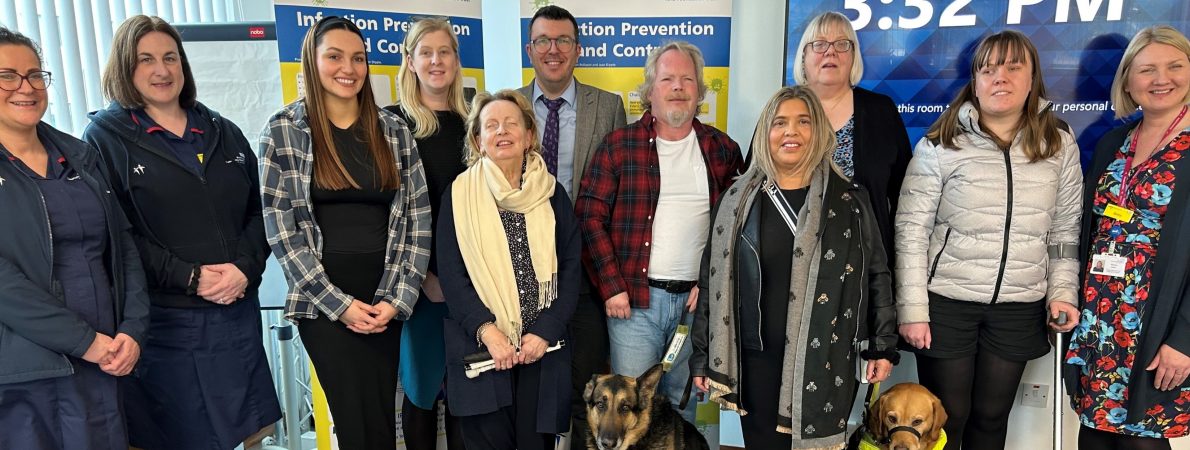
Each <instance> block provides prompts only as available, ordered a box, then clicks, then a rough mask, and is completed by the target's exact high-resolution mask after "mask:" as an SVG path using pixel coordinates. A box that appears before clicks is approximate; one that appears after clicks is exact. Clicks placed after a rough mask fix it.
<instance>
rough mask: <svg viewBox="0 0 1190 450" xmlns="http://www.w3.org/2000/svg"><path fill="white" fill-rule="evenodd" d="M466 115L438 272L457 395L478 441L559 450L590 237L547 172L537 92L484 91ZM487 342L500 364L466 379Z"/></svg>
mask: <svg viewBox="0 0 1190 450" xmlns="http://www.w3.org/2000/svg"><path fill="white" fill-rule="evenodd" d="M471 108H472V109H471V113H470V115H468V116H467V137H466V139H467V149H468V154H467V162H468V166H469V167H468V168H467V171H465V172H463V174H462V175H459V177H458V178H457V179H455V181H454V183H451V185H450V187H449V188H448V189H447V190H446V193H445V194H443V196H442V211H441V215H440V216H439V218H438V229H437V232H438V236H439V240H438V252H439V254H438V270H439V276H441V277H442V290H443V293H444V294H445V296H446V306H447V307H448V308H449V310H450V312H449V315H448V316H447V318H446V323H445V325H444V327H445V329H446V331H445V333H446V361H447V365H446V375H447V384H446V389H447V399H448V400H449V401H450V410H451V412H453V413H454V414H457V415H459V420H460V421H461V422H462V423H463V426H464V428H466V429H467V432H466V433H464V434H463V439H464V442H465V443H466V446H467V448H472V449H495V450H516V449H520V450H552V449H553V448H554V440H555V437H556V435H557V434H558V433H561V432H564V431H566V430H567V428H569V426H570V348H569V347H561V348H560V349H558V350H557V351H553V352H547V350H546V349H547V348H549V347H550V346H552V345H555V344H556V343H557V342H558V341H560V340H564V339H565V338H566V324H567V323H568V322H570V316H571V315H572V314H574V307H575V304H576V303H577V302H578V290H579V276H580V275H579V273H580V270H581V264H582V263H581V262H580V261H579V257H580V252H581V251H582V244H581V243H580V240H579V228H578V220H577V219H575V217H574V212H573V210H572V209H571V206H570V199H569V198H568V197H567V196H566V190H564V189H563V188H562V185H560V184H558V181H557V180H556V179H554V176H553V175H550V173H549V172H548V171H547V169H546V165H545V160H544V159H542V157H541V144H540V143H539V142H538V140H537V124H536V123H534V121H533V117H534V116H533V107H532V106H531V105H530V103H529V100H527V99H525V97H524V96H522V95H521V94H520V93H518V92H517V91H514V90H510V89H505V90H502V91H498V92H496V93H495V94H488V93H486V92H485V93H481V94H479V95H477V96H476V97H475V100H474V101H473V102H472V104H471ZM480 351H487V352H488V353H489V354H491V357H492V360H493V361H494V362H495V370H494V371H492V372H487V373H482V374H480V375H479V376H478V377H475V378H467V377H466V376H464V373H463V372H464V370H463V369H464V368H463V364H462V360H463V357H464V356H466V355H469V354H472V353H476V352H480Z"/></svg>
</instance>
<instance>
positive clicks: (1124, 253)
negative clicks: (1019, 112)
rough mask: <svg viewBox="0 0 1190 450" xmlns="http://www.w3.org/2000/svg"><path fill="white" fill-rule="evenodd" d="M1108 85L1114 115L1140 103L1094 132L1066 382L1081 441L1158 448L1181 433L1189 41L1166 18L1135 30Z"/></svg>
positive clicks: (1084, 447)
mask: <svg viewBox="0 0 1190 450" xmlns="http://www.w3.org/2000/svg"><path fill="white" fill-rule="evenodd" d="M1111 95H1112V103H1114V104H1115V107H1116V118H1118V119H1124V118H1127V117H1129V116H1131V115H1133V114H1135V113H1136V110H1137V109H1140V110H1141V112H1142V114H1141V118H1140V120H1138V121H1135V122H1131V123H1128V124H1125V125H1124V126H1121V127H1119V128H1116V129H1114V130H1112V131H1110V132H1108V133H1107V134H1106V135H1104V136H1103V138H1102V139H1100V140H1099V145H1098V146H1096V147H1095V156H1094V157H1093V158H1092V161H1091V166H1090V168H1089V169H1090V170H1089V171H1088V172H1087V177H1088V178H1087V181H1088V182H1087V183H1086V186H1085V188H1084V195H1083V207H1084V210H1083V211H1084V212H1085V216H1084V217H1083V221H1082V242H1083V244H1084V245H1083V246H1082V247H1081V249H1080V251H1079V256H1080V258H1082V266H1081V267H1083V268H1084V270H1087V271H1088V273H1086V274H1084V276H1083V286H1082V288H1083V289H1082V290H1081V294H1082V295H1081V308H1082V318H1081V319H1080V320H1081V321H1082V323H1081V325H1080V326H1079V327H1078V329H1077V330H1075V332H1074V333H1073V336H1072V339H1071V342H1070V350H1069V352H1068V353H1067V354H1066V362H1067V364H1068V365H1067V366H1066V383H1067V387H1068V389H1069V391H1070V394H1071V399H1072V401H1073V402H1074V410H1075V411H1077V412H1078V413H1079V421H1080V422H1081V423H1082V425H1083V426H1082V427H1080V428H1079V438H1078V445H1079V447H1078V448H1079V449H1080V450H1101V449H1117V448H1126V449H1130V450H1133V449H1135V450H1149V449H1154V450H1159V449H1169V448H1170V442H1169V440H1170V439H1172V438H1180V437H1183V436H1185V435H1186V434H1187V433H1190V428H1187V424H1188V423H1190V389H1188V387H1190V386H1188V385H1187V383H1186V376H1187V374H1190V356H1187V355H1190V334H1188V333H1190V322H1187V316H1186V315H1185V311H1186V308H1187V305H1190V301H1188V300H1187V296H1186V293H1187V292H1190V290H1188V288H1190V260H1188V259H1187V256H1190V252H1186V251H1185V249H1186V248H1188V247H1187V246H1188V245H1190V244H1187V242H1186V241H1185V239H1186V238H1187V237H1190V222H1187V220H1190V205H1187V200H1188V199H1187V193H1188V192H1190V188H1188V187H1187V186H1182V185H1180V184H1181V183H1178V179H1179V178H1181V177H1186V176H1190V175H1187V172H1186V171H1187V170H1188V169H1187V166H1186V161H1187V160H1190V114H1188V112H1187V110H1188V109H1190V108H1187V104H1190V41H1187V39H1186V36H1185V35H1184V34H1182V33H1181V32H1180V31H1178V30H1176V29H1174V28H1172V27H1169V26H1155V27H1150V28H1145V29H1143V30H1141V31H1140V32H1138V33H1137V34H1136V36H1135V37H1133V38H1132V42H1130V43H1129V44H1128V48H1126V49H1125V50H1124V58H1123V59H1122V60H1121V61H1120V66H1119V68H1118V69H1117V70H1116V78H1115V81H1114V82H1113V83H1112V89H1111ZM1117 211H1128V212H1127V213H1124V215H1120V213H1118V212H1117ZM1129 216H1131V217H1129ZM1115 262H1123V265H1122V266H1118V265H1116V264H1114V263H1115ZM1100 264H1102V266H1103V267H1102V269H1100V270H1096V266H1098V265H1100Z"/></svg>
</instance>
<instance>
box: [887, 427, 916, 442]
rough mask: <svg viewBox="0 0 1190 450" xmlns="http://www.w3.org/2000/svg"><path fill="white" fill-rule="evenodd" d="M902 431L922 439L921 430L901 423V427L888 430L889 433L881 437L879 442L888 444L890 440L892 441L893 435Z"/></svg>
mask: <svg viewBox="0 0 1190 450" xmlns="http://www.w3.org/2000/svg"><path fill="white" fill-rule="evenodd" d="M901 431H904V432H906V433H909V434H912V435H913V437H916V438H918V439H921V432H920V431H917V429H916V428H913V427H911V426H907V425H901V426H899V427H893V428H892V429H891V430H888V435H887V436H885V437H884V439H881V440H880V442H879V444H880V445H888V444H889V443H890V442H892V437H893V435H894V434H897V433H898V432H901Z"/></svg>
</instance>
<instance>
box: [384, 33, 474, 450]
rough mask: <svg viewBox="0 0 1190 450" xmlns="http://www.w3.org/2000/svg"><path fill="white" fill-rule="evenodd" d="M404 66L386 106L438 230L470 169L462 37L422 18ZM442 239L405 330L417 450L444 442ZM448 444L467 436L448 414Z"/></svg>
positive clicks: (411, 429)
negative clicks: (447, 202) (450, 189)
mask: <svg viewBox="0 0 1190 450" xmlns="http://www.w3.org/2000/svg"><path fill="white" fill-rule="evenodd" d="M402 46H403V47H402V49H401V50H402V55H403V62H402V64H401V70H400V71H399V72H398V73H397V91H398V92H399V93H400V99H401V100H400V103H398V104H396V105H392V106H388V107H385V108H384V109H387V110H389V111H391V112H394V113H396V114H397V115H398V116H401V118H402V119H405V123H407V124H408V125H409V128H410V130H411V131H412V132H413V139H414V141H416V142H417V152H418V155H420V156H421V161H422V165H423V166H424V168H425V172H426V184H427V185H428V187H429V191H430V222H431V223H436V221H437V219H438V215H439V213H440V206H441V205H440V200H442V193H443V192H445V191H446V187H447V186H450V183H451V182H453V181H454V180H455V177H457V176H459V174H460V173H462V172H463V170H465V169H466V168H467V166H466V165H464V164H463V135H464V132H465V130H464V128H465V127H464V125H463V120H464V119H465V118H466V117H467V105H466V103H465V102H464V98H463V97H464V93H463V73H462V71H463V70H462V69H463V66H462V65H461V64H460V61H459V38H458V36H456V35H455V33H454V29H453V28H451V25H450V22H449V21H447V20H446V19H444V18H439V17H427V18H422V19H419V20H418V21H417V22H415V23H414V24H413V27H412V28H410V29H409V32H408V33H406V34H405V42H404V43H403V44H402ZM437 237H438V236H437V235H436V234H435V235H434V236H432V240H431V244H430V249H431V251H430V267H429V272H427V273H426V279H425V280H424V281H422V284H421V292H422V298H421V299H420V300H418V302H417V306H416V307H415V308H414V314H413V316H411V317H410V318H409V320H407V321H405V325H404V326H403V327H402V328H401V387H402V388H404V390H405V399H404V402H403V404H402V405H401V428H402V430H403V431H404V432H405V446H406V447H408V448H409V449H410V450H423V449H425V450H433V449H434V448H437V441H438V407H437V406H438V404H437V402H438V396H439V393H441V392H442V390H443V389H442V382H443V379H444V377H445V375H446V361H445V349H444V347H443V346H444V345H445V344H444V342H443V339H442V319H443V318H444V317H446V304H445V303H443V302H444V301H446V299H445V298H444V297H443V296H442V284H441V283H440V282H439V278H438V259H437V257H436V256H435V255H434V253H435V251H434V249H436V248H438V245H437ZM446 409H447V411H446V414H445V415H446V442H447V444H448V445H447V447H448V448H450V449H461V448H462V447H463V437H462V430H461V429H460V427H459V423H458V420H457V418H456V417H454V416H453V415H452V414H450V411H449V409H450V408H446Z"/></svg>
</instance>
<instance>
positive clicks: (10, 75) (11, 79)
mask: <svg viewBox="0 0 1190 450" xmlns="http://www.w3.org/2000/svg"><path fill="white" fill-rule="evenodd" d="M25 80H28V81H29V87H32V88H33V89H37V90H39V91H44V90H46V88H48V87H50V73H49V72H46V71H44V70H38V71H36V72H29V74H28V75H21V74H18V73H16V72H0V89H3V90H6V91H16V90H20V89H21V84H23V83H24V82H25Z"/></svg>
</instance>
